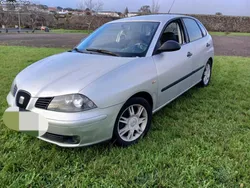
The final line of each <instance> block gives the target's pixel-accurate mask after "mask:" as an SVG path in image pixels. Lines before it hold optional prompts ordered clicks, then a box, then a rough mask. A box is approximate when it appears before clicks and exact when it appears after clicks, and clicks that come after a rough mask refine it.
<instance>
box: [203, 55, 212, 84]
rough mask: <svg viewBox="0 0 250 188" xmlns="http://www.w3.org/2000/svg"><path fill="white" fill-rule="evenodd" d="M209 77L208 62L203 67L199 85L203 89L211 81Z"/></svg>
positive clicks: (210, 68)
mask: <svg viewBox="0 0 250 188" xmlns="http://www.w3.org/2000/svg"><path fill="white" fill-rule="evenodd" d="M211 75H212V62H211V61H210V60H209V61H208V62H207V64H206V66H205V69H204V72H203V75H202V80H201V82H200V85H201V86H203V87H206V86H208V85H209V83H210V80H211Z"/></svg>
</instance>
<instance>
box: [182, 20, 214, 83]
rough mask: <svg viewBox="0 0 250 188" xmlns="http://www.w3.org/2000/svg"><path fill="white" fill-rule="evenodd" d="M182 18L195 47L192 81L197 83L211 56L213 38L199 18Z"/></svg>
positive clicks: (189, 38) (191, 42) (191, 43)
mask: <svg viewBox="0 0 250 188" xmlns="http://www.w3.org/2000/svg"><path fill="white" fill-rule="evenodd" d="M182 20H183V24H184V25H185V28H186V32H187V35H188V40H189V43H190V45H191V46H192V49H193V50H192V51H193V53H192V56H193V62H192V72H193V73H194V74H193V75H192V83H193V84H195V83H197V82H199V81H200V80H201V77H202V73H203V70H204V66H205V65H206V63H207V61H208V59H209V58H210V57H211V56H210V53H209V52H210V51H211V48H213V44H212V38H211V36H210V35H208V34H207V31H206V29H205V28H204V26H203V25H202V24H201V23H200V22H199V21H198V20H195V19H193V18H183V19H182Z"/></svg>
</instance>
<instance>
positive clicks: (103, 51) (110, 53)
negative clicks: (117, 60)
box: [86, 48, 119, 56]
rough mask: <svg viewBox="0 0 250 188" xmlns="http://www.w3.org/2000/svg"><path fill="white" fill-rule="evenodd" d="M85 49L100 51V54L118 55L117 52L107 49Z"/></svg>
mask: <svg viewBox="0 0 250 188" xmlns="http://www.w3.org/2000/svg"><path fill="white" fill-rule="evenodd" d="M86 51H89V52H98V53H101V54H107V55H112V56H119V55H118V54H116V53H114V52H111V51H108V50H102V49H94V48H87V49H86Z"/></svg>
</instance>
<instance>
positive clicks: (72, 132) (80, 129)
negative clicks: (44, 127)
mask: <svg viewBox="0 0 250 188" xmlns="http://www.w3.org/2000/svg"><path fill="white" fill-rule="evenodd" d="M37 99H38V98H31V99H30V102H29V104H28V106H27V108H26V110H28V111H31V112H35V113H38V114H40V115H42V116H43V117H45V118H46V119H47V120H48V123H49V127H48V131H47V134H45V135H43V136H41V137H39V139H41V140H44V141H46V142H49V143H53V144H56V145H58V146H61V147H81V146H88V145H93V144H96V143H99V142H103V141H106V140H109V139H111V138H112V135H113V128H114V124H115V120H116V117H117V115H118V113H119V111H120V109H121V107H122V105H123V104H118V105H115V106H112V107H108V108H103V109H100V108H97V109H93V110H89V111H85V112H80V113H62V112H53V111H48V110H43V109H38V108H35V107H34V106H35V103H36V101H37ZM7 102H8V104H9V106H16V105H15V98H14V97H13V95H12V94H11V93H9V94H8V96H7ZM64 138H65V139H64ZM72 139H75V142H72Z"/></svg>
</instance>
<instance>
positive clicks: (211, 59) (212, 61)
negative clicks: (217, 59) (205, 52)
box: [208, 57, 214, 66]
mask: <svg viewBox="0 0 250 188" xmlns="http://www.w3.org/2000/svg"><path fill="white" fill-rule="evenodd" d="M208 61H211V63H212V66H213V63H214V59H213V58H212V57H210V58H209V59H208Z"/></svg>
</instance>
